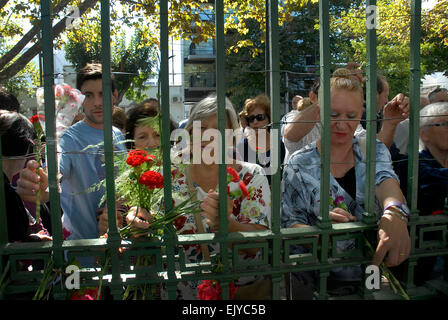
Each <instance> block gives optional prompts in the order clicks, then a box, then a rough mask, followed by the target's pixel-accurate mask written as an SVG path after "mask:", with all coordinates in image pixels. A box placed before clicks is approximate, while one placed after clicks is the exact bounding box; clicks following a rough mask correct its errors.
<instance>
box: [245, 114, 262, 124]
mask: <svg viewBox="0 0 448 320" xmlns="http://www.w3.org/2000/svg"><path fill="white" fill-rule="evenodd" d="M255 119H257V121H263V120H264V119H266V115H265V114H257V115H252V116H250V117H246V121H247V123H252V122H254V120H255Z"/></svg>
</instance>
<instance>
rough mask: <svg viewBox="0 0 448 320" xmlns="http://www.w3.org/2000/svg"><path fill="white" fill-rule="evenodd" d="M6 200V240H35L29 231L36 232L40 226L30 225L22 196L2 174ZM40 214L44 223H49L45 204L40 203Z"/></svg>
mask: <svg viewBox="0 0 448 320" xmlns="http://www.w3.org/2000/svg"><path fill="white" fill-rule="evenodd" d="M3 179H4V187H5V201H6V220H7V226H8V242H15V241H20V242H27V241H36V239H34V238H31V237H30V236H29V235H30V233H34V232H38V231H40V230H41V229H42V226H41V225H40V226H38V225H37V224H35V225H34V226H31V225H30V219H29V211H28V210H27V209H26V207H25V205H24V203H23V201H22V198H20V196H19V195H18V194H17V193H16V191H15V189H14V188H13V187H12V186H11V184H10V182H9V179H8V178H7V177H6V175H5V174H3ZM40 214H41V218H42V221H43V223H44V225H49V223H50V211H49V209H48V207H47V206H46V204H41V206H40Z"/></svg>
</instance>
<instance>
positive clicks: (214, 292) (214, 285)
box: [198, 280, 237, 300]
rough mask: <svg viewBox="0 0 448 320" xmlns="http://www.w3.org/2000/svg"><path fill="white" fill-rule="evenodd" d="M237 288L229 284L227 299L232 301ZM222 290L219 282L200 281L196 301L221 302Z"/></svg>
mask: <svg viewBox="0 0 448 320" xmlns="http://www.w3.org/2000/svg"><path fill="white" fill-rule="evenodd" d="M236 290H237V287H236V286H235V284H234V283H233V282H231V283H230V284H229V298H230V299H233V298H234V296H235V292H236ZM221 294H222V289H221V285H220V284H219V281H217V280H202V283H201V284H200V285H199V286H198V299H199V300H222V295H221Z"/></svg>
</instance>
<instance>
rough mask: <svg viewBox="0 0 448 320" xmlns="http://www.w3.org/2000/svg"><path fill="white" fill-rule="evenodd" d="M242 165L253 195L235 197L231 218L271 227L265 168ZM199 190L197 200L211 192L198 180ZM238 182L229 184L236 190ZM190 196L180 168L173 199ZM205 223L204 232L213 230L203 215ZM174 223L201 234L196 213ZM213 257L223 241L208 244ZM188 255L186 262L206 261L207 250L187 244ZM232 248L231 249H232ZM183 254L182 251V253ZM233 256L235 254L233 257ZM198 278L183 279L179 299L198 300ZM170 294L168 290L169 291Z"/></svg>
mask: <svg viewBox="0 0 448 320" xmlns="http://www.w3.org/2000/svg"><path fill="white" fill-rule="evenodd" d="M241 165H242V168H241V170H240V171H239V172H238V174H239V178H240V179H241V180H242V181H244V183H245V184H246V186H247V189H248V191H249V196H248V197H247V198H245V199H241V198H240V199H235V200H234V201H233V211H232V214H231V218H232V219H234V220H235V221H237V222H240V223H252V224H258V225H262V226H266V227H267V228H270V226H271V191H270V188H269V184H268V180H267V178H266V176H265V175H264V174H263V169H262V168H261V167H260V166H259V165H257V164H252V163H246V162H242V163H241ZM192 184H193V186H194V188H195V189H196V190H197V199H198V200H202V199H204V198H205V197H206V196H207V193H206V192H205V191H204V190H203V189H202V188H201V187H200V186H198V185H197V184H195V183H194V182H193V183H192ZM232 184H235V183H234V182H230V183H229V185H228V186H229V187H230V188H231V189H232V188H233V187H234V186H233V185H232ZM189 197H190V192H189V187H188V183H187V180H186V176H185V172H184V170H183V169H181V168H179V172H177V173H176V174H175V178H174V179H173V200H174V201H175V205H178V204H179V203H181V202H182V201H184V200H186V199H188V198H189ZM202 224H203V227H204V231H205V232H206V233H207V232H212V231H211V230H210V228H209V226H208V225H207V224H206V223H205V218H204V217H202ZM174 226H175V228H176V230H177V233H178V234H195V233H198V230H197V227H196V223H195V217H194V215H193V214H187V215H184V216H182V217H180V218H178V219H177V220H175V221H174ZM208 248H209V252H210V256H213V255H215V254H219V244H218V243H216V244H209V246H208ZM183 250H184V257H185V263H186V264H191V263H193V264H195V263H200V262H202V261H203V260H204V258H203V253H202V249H201V246H200V245H185V246H184V248H183ZM229 250H231V249H229ZM180 254H182V253H181V252H180ZM260 254H261V253H260V252H258V253H257V254H256V255H249V254H240V255H239V259H240V260H241V259H242V260H249V259H258V258H259V255H260ZM229 258H231V256H229ZM257 279H258V277H256V276H251V277H246V278H240V279H238V280H237V281H236V282H235V284H236V285H242V284H249V283H253V282H255V281H256V280H257ZM198 285H199V282H198V281H188V282H181V283H179V284H178V287H177V299H183V300H194V299H197V289H196V288H197V286H198ZM165 294H166V293H165ZM165 297H166V296H165Z"/></svg>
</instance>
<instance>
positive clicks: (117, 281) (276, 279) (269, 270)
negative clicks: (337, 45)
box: [0, 0, 448, 299]
mask: <svg viewBox="0 0 448 320" xmlns="http://www.w3.org/2000/svg"><path fill="white" fill-rule="evenodd" d="M368 4H369V5H375V4H376V1H374V0H369V1H368ZM50 5H51V3H50V0H42V1H41V17H42V42H43V48H44V49H43V59H44V63H43V67H44V70H43V72H44V77H43V78H44V87H45V101H47V102H48V103H47V104H46V107H45V108H46V109H45V113H46V118H47V119H50V120H53V119H54V117H55V113H54V104H53V103H54V102H53V101H54V93H53V90H52V85H53V67H52V66H53V61H52V57H53V47H52V31H51V25H52V20H51V10H50ZM319 6H320V13H319V20H320V77H321V85H322V87H323V96H322V97H321V98H322V101H321V104H322V106H323V108H321V110H322V111H321V119H322V120H321V121H322V124H323V125H322V128H323V132H322V136H323V140H322V141H323V142H324V143H323V145H322V155H323V158H322V165H321V177H322V180H321V193H323V194H328V192H329V168H330V157H329V150H330V144H329V141H330V139H329V138H330V131H329V123H330V112H329V98H330V91H329V79H330V51H329V1H327V0H321V1H320V2H319ZM109 10H110V7H109V1H108V0H101V35H102V50H103V52H102V56H103V60H102V64H103V72H104V73H103V92H110V88H111V87H110V86H111V81H110V79H111V76H110V72H108V70H110V54H111V52H110V41H109V39H110V30H109V28H110V26H109V24H110V16H109V14H110V12H109ZM267 10H268V12H269V16H270V21H273V22H275V21H277V19H278V1H275V0H272V1H269V7H268V8H267ZM411 16H412V21H411V25H412V28H411V57H410V59H411V70H410V74H411V78H410V85H411V95H410V103H411V114H410V140H409V141H410V144H409V155H410V160H409V174H408V183H409V184H408V185H409V186H411V187H410V188H409V195H408V198H409V199H412V201H411V202H410V204H409V205H410V208H411V211H412V217H411V222H410V223H409V230H410V235H411V242H412V249H411V255H410V257H409V259H408V261H407V262H406V269H407V273H406V280H405V288H406V290H407V292H408V294H409V295H410V296H411V298H428V297H430V296H434V295H441V294H447V293H448V290H447V288H448V286H447V282H444V281H434V282H431V283H427V285H426V286H425V287H416V286H415V285H414V284H413V270H414V267H415V265H416V261H417V259H418V258H420V257H426V256H442V255H443V256H444V257H445V258H446V255H447V254H448V245H447V240H448V236H447V225H448V210H447V208H445V211H444V214H443V215H439V216H430V217H419V216H418V212H417V184H418V181H417V177H418V128H419V117H418V115H419V98H420V93H419V87H420V67H419V66H420V55H419V52H420V20H421V0H412V7H411ZM215 17H216V37H215V39H216V66H217V67H216V68H217V70H216V71H217V72H216V89H217V95H218V105H219V108H218V109H219V112H218V119H219V121H218V123H219V128H218V129H219V130H220V131H221V133H222V136H223V137H224V136H225V135H224V134H223V133H224V129H225V128H224V124H225V111H224V104H225V103H224V101H225V76H224V75H225V74H224V72H225V70H226V68H225V62H224V61H225V59H224V58H225V56H224V55H225V48H224V4H223V0H216V2H215ZM160 21H161V25H160V39H161V41H160V56H161V69H160V79H161V96H160V105H161V110H163V111H162V145H163V163H164V164H169V163H170V152H169V151H170V150H169V146H170V141H169V138H170V129H169V128H170V127H169V121H170V118H169V112H168V111H169V81H168V72H169V71H168V57H169V51H168V1H166V0H160ZM269 28H270V30H269V51H270V61H269V62H270V66H269V68H268V70H269V74H270V83H271V92H270V93H271V94H270V99H271V106H272V107H271V108H272V109H271V115H272V122H273V128H274V129H279V127H280V110H281V108H280V64H279V49H278V48H279V46H278V43H277V41H278V39H279V36H278V24H277V23H270V26H269ZM366 41H367V124H368V127H367V132H368V134H367V158H368V162H367V180H366V190H373V189H374V181H375V178H374V177H375V153H376V150H375V134H374V133H375V132H376V121H375V120H376V30H375V29H374V28H371V29H368V30H367V40H366ZM372 79H374V80H373V81H372ZM111 105H112V104H111V96H109V95H103V106H104V109H105V112H104V124H105V130H104V141H105V150H104V152H105V159H106V184H107V185H106V194H107V199H108V202H107V205H108V208H109V210H108V212H109V230H111V231H110V232H109V234H108V238H107V239H88V240H71V241H64V240H63V237H62V231H61V229H62V228H61V221H60V213H59V208H60V204H59V194H58V189H57V185H56V174H57V168H56V144H55V126H54V121H47V126H46V137H47V138H46V141H47V153H48V174H49V181H50V186H49V189H50V207H51V216H52V221H51V223H52V230H53V241H52V242H42V243H14V244H12V243H8V241H7V239H8V237H7V228H6V212H5V205H4V203H5V201H4V190H3V180H2V179H3V176H2V175H0V199H1V203H0V275H1V277H2V278H1V280H0V283H1V284H0V298H3V299H4V298H7V297H8V296H9V295H11V294H14V293H24V292H35V291H36V290H37V288H38V287H39V285H40V284H41V282H42V280H43V279H47V277H46V276H48V274H47V275H45V274H44V271H49V272H50V274H51V275H55V276H57V277H60V278H59V280H60V281H58V282H56V284H55V285H54V287H53V290H52V291H51V292H50V294H51V295H52V296H53V297H54V298H55V299H65V298H66V290H67V289H66V288H65V287H64V286H63V284H64V281H65V279H66V277H67V274H66V273H65V271H66V260H65V258H64V252H65V251H69V252H70V255H71V256H72V257H85V256H93V257H95V258H96V260H97V261H98V263H99V265H100V266H101V268H92V269H83V270H82V272H81V279H82V282H81V287H87V286H99V285H101V286H102V287H106V286H107V287H110V292H111V294H112V296H113V298H114V299H122V296H123V293H124V291H125V288H126V286H128V285H142V286H144V285H150V284H158V283H165V285H166V288H167V291H168V294H169V298H170V299H175V297H176V286H177V283H178V282H180V281H188V280H194V279H218V280H219V281H220V282H221V286H222V287H223V298H224V299H227V298H228V290H226V289H227V288H228V285H229V282H230V281H232V279H233V278H235V277H236V276H244V275H251V274H254V273H257V274H260V275H267V276H270V277H269V279H270V281H271V282H272V286H271V288H272V298H273V299H280V298H281V283H282V279H283V277H284V275H288V274H289V273H291V272H297V271H308V270H317V271H319V279H320V281H319V288H318V292H317V294H316V298H318V299H327V298H329V297H328V295H327V291H326V288H327V286H326V285H327V277H328V276H329V272H330V270H331V269H332V268H334V267H337V266H348V265H358V264H361V265H364V266H367V265H369V262H370V256H369V254H368V251H367V249H366V248H365V245H364V242H363V241H362V239H363V234H366V235H367V236H368V237H370V238H372V239H375V237H376V228H377V223H376V218H375V215H374V210H373V208H374V201H375V198H374V195H375V193H374V192H367V195H366V213H365V215H364V219H363V220H362V221H360V222H353V223H344V224H337V225H332V224H331V222H330V218H329V214H328V210H324V208H328V205H329V204H328V201H329V199H328V198H325V197H324V198H323V199H322V206H321V217H322V218H321V220H320V221H319V224H318V225H317V226H315V227H311V228H306V229H283V228H281V226H280V203H281V198H280V182H281V176H280V172H279V171H278V172H277V173H276V174H275V175H274V176H273V179H272V186H273V188H272V229H271V230H269V231H263V232H251V233H248V232H246V233H244V232H239V233H232V234H228V233H227V231H225V230H226V229H227V225H228V222H227V219H226V214H225V213H226V201H225V197H226V195H225V194H224V193H221V194H220V203H221V204H223V205H221V206H220V213H221V214H220V216H221V218H220V219H221V220H220V224H221V226H223V228H222V229H221V231H220V232H219V233H217V234H196V235H179V236H176V235H175V234H174V233H165V236H164V237H163V238H162V239H160V240H135V241H123V240H121V238H120V235H119V233H118V232H117V231H116V222H115V219H114V212H115V201H114V199H115V195H114V179H113V176H114V167H113V146H112V129H111V124H112V117H111V114H112V112H111V109H110V108H111V107H110V106H111ZM224 145H225V143H223V148H224ZM223 150H224V149H222V152H221V159H224V152H223ZM0 162H1V158H0ZM221 162H222V163H225V161H221ZM219 169H220V171H219V174H220V177H222V179H220V182H219V189H220V190H225V186H226V179H225V178H224V177H225V176H226V167H225V164H221V165H220V168H219ZM163 173H164V177H165V189H164V193H165V198H166V199H167V201H166V203H168V204H170V203H171V201H169V200H170V199H171V178H170V177H171V174H170V166H168V165H166V166H165V167H164V170H163ZM166 209H167V210H169V209H170V208H169V205H168V206H167V208H166ZM417 228H418V229H417ZM417 230H418V231H419V232H418V233H417ZM427 232H438V233H439V234H440V235H441V236H440V237H439V238H440V239H441V240H440V241H438V242H434V241H425V240H424V234H425V233H427ZM310 235H320V236H319V238H316V237H310ZM347 238H353V239H355V240H357V241H356V243H357V247H356V248H355V249H354V250H352V251H350V252H347V253H344V254H340V253H338V252H337V251H336V250H335V243H336V241H338V240H341V239H347ZM211 242H215V243H219V244H220V246H221V248H227V247H228V244H229V243H231V242H239V243H238V244H235V245H234V246H233V247H232V253H229V252H228V251H227V250H221V261H222V263H223V268H222V271H221V272H219V273H212V272H211V270H212V269H213V265H212V264H211V263H210V262H204V263H201V264H199V265H188V264H186V263H185V262H184V261H183V259H182V256H183V255H182V246H183V245H185V244H201V243H211ZM242 242H244V243H242ZM296 244H308V245H309V246H310V253H309V254H303V255H297V254H292V253H291V246H293V245H296ZM120 247H126V248H127V250H125V251H124V253H120V252H119V250H118V249H119V248H120ZM248 247H249V248H259V249H260V250H262V259H260V260H259V261H257V263H256V264H250V265H244V264H241V263H240V262H238V261H237V258H236V257H237V252H238V250H240V249H242V248H248ZM148 256H149V257H150V258H151V259H150V261H151V263H149V264H147V265H135V261H136V259H138V258H139V257H148ZM30 259H32V260H35V261H41V262H42V263H41V266H40V268H39V267H37V264H36V267H35V269H34V270H33V271H20V270H19V269H18V265H19V262H20V261H23V260H30ZM131 266H133V267H132V268H131ZM445 279H448V277H447V275H446V272H445ZM358 298H360V299H373V298H377V299H381V298H387V299H392V298H397V299H398V298H399V297H398V296H393V295H387V294H384V293H378V292H374V291H370V290H367V289H365V288H364V290H362V291H361V293H360V295H359V297H358Z"/></svg>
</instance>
